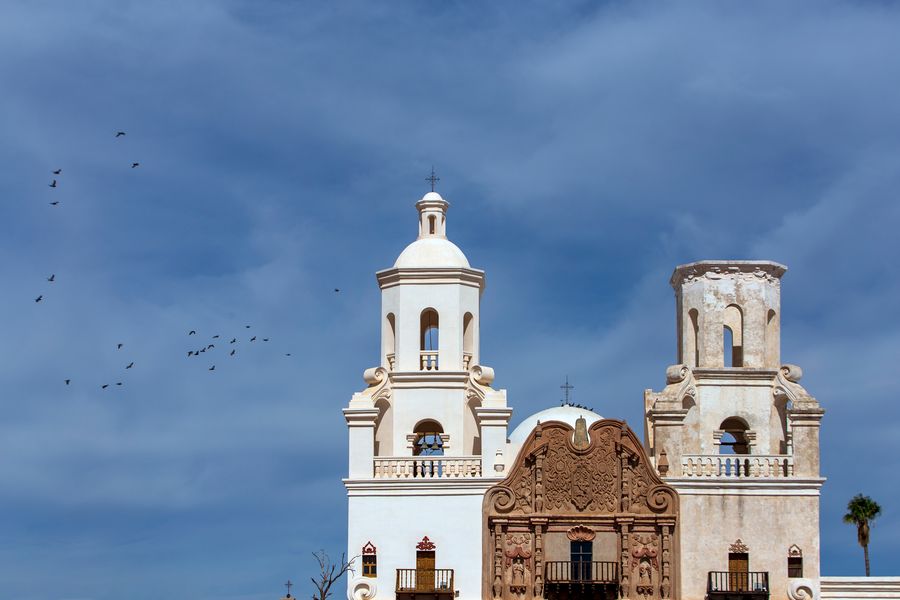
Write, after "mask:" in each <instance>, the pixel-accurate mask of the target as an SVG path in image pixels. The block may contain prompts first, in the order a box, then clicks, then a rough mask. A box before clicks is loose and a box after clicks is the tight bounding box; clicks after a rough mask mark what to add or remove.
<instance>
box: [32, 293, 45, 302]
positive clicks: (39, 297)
mask: <svg viewBox="0 0 900 600" xmlns="http://www.w3.org/2000/svg"><path fill="white" fill-rule="evenodd" d="M43 299H44V296H43V294H42V295H40V296H38V297H37V298H35V299H34V301H35V302H40V301H41V300H43Z"/></svg>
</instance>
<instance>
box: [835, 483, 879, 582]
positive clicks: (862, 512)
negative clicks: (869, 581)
mask: <svg viewBox="0 0 900 600" xmlns="http://www.w3.org/2000/svg"><path fill="white" fill-rule="evenodd" d="M880 514H881V507H880V506H878V503H877V502H875V501H874V500H872V499H871V498H869V497H868V496H863V495H862V494H857V495H855V496H853V498H852V499H851V500H850V502H848V503H847V514H846V515H844V523H849V524H851V525H856V540H857V541H858V542H859V545H860V546H862V547H863V553H864V554H865V557H866V577H868V576H869V524H870V523H871V522H872V521H874V520H875V518H876V517H877V516H878V515H880Z"/></svg>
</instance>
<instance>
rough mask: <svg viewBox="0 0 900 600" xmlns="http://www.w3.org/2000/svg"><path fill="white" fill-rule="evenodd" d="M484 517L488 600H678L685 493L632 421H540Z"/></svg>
mask: <svg viewBox="0 0 900 600" xmlns="http://www.w3.org/2000/svg"><path fill="white" fill-rule="evenodd" d="M482 512H483V517H484V525H483V536H484V544H483V564H484V572H483V574H482V597H483V598H484V600H491V599H495V600H501V599H502V600H524V599H526V598H528V599H530V598H559V599H563V598H566V599H570V600H571V599H574V598H598V599H599V598H628V599H631V600H666V599H673V600H677V599H676V596H677V589H678V588H677V586H676V582H677V577H678V573H677V565H678V564H679V563H678V560H677V553H678V495H677V493H676V492H675V490H674V489H672V488H671V487H669V486H667V485H665V484H664V483H663V482H662V480H660V478H659V477H658V476H657V474H656V472H655V470H654V469H653V467H652V466H651V465H650V463H649V461H648V459H647V455H646V454H645V453H644V449H643V447H642V446H641V444H640V442H639V441H638V438H637V437H636V436H635V434H634V432H633V431H631V429H629V428H628V426H627V425H626V424H625V422H624V421H616V420H611V419H605V420H602V421H598V422H596V423H594V424H593V425H592V426H591V428H590V430H586V428H585V426H584V420H583V419H579V422H578V425H577V426H576V429H575V430H573V429H572V427H571V426H569V425H567V424H565V423H560V422H557V421H551V422H548V423H545V424H540V423H539V424H538V426H537V427H536V428H535V430H534V431H533V432H532V433H531V435H530V436H529V437H528V439H527V441H526V442H525V443H524V445H523V446H522V450H521V451H520V452H519V456H518V458H517V459H516V462H515V464H514V466H513V468H512V469H511V471H510V474H509V476H508V477H507V478H506V479H505V480H503V482H501V483H499V484H498V485H495V486H494V487H492V488H491V489H490V490H488V492H487V494H485V498H484V505H483V509H482Z"/></svg>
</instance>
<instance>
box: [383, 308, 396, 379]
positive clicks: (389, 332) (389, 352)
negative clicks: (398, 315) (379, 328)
mask: <svg viewBox="0 0 900 600" xmlns="http://www.w3.org/2000/svg"><path fill="white" fill-rule="evenodd" d="M384 336H385V339H384V348H385V354H386V356H385V358H387V364H388V369H389V370H391V371H393V370H394V361H395V359H396V353H397V323H396V319H395V318H394V313H388V315H387V329H385V332H384Z"/></svg>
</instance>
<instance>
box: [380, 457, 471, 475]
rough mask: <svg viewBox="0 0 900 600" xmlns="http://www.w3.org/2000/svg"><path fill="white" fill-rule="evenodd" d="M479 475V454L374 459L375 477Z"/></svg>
mask: <svg viewBox="0 0 900 600" xmlns="http://www.w3.org/2000/svg"><path fill="white" fill-rule="evenodd" d="M464 477H481V457H480V456H384V457H377V458H376V459H375V479H460V478H464Z"/></svg>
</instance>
